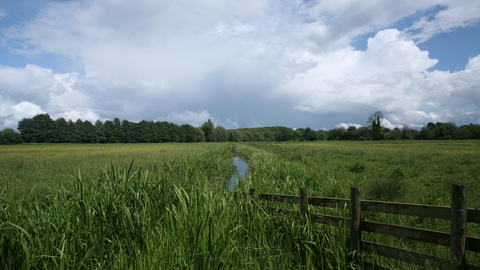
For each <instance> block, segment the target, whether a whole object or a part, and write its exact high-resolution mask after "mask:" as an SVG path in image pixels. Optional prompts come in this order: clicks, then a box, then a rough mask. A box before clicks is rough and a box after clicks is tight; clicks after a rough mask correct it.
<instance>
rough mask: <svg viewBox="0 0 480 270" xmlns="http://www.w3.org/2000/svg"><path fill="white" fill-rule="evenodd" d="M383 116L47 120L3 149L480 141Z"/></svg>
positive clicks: (470, 132) (467, 133)
mask: <svg viewBox="0 0 480 270" xmlns="http://www.w3.org/2000/svg"><path fill="white" fill-rule="evenodd" d="M383 120H384V119H383V114H382V112H380V111H377V112H375V113H374V114H372V115H371V116H370V117H369V118H368V120H367V127H358V128H357V127H356V126H350V127H348V128H347V129H345V128H343V127H340V128H335V129H332V130H330V131H323V130H318V131H315V130H313V129H311V128H310V127H307V128H297V129H295V130H293V129H291V128H288V127H279V126H277V127H260V128H241V129H230V130H226V129H225V128H224V127H222V126H215V124H214V123H213V122H212V121H211V120H210V119H208V121H206V122H205V123H203V124H202V125H201V126H200V127H193V126H191V125H188V124H184V125H181V126H178V125H176V124H174V123H168V122H154V121H145V120H143V121H140V122H138V123H135V122H130V121H128V120H123V121H120V119H118V118H115V119H114V120H113V121H110V120H107V121H105V122H102V121H100V120H97V121H96V122H95V124H92V123H91V122H90V121H82V120H80V119H78V120H77V121H75V122H73V121H72V120H68V121H67V120H65V119H64V118H58V119H57V120H53V119H51V118H50V116H49V115H48V114H38V115H36V116H34V117H32V118H24V119H22V120H21V121H20V122H19V123H18V130H19V132H20V133H18V132H16V131H14V130H13V129H10V128H7V129H5V130H3V131H0V144H19V143H22V142H26V143H163V142H227V141H228V142H272V141H277V142H282V141H289V140H292V141H319V140H326V139H328V140H359V141H366V140H383V139H388V140H412V139H417V140H436V139H437V140H438V139H441V140H449V139H459V140H465V139H480V125H475V124H470V125H465V126H461V127H457V126H456V125H455V124H454V123H441V122H437V123H436V124H434V123H428V124H427V126H426V127H423V128H422V129H421V130H420V131H419V130H415V129H410V128H408V127H407V126H404V127H403V128H402V129H399V128H394V129H393V130H390V129H388V128H385V127H383V125H382V121H383Z"/></svg>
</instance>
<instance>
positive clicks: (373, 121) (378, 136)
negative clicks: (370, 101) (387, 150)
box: [367, 111, 384, 140]
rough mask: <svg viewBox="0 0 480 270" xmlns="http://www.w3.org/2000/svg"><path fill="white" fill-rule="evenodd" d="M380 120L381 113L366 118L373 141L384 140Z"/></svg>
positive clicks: (381, 117)
mask: <svg viewBox="0 0 480 270" xmlns="http://www.w3.org/2000/svg"><path fill="white" fill-rule="evenodd" d="M382 119H383V113H382V112H381V111H376V112H375V113H373V114H372V115H370V117H368V120H367V124H368V126H369V127H371V129H372V137H373V139H374V140H382V139H383V138H384V133H383V131H382Z"/></svg>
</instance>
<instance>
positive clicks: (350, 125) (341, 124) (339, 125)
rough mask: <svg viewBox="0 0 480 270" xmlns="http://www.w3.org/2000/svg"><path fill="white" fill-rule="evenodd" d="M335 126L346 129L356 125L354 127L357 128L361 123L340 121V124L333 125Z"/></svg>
mask: <svg viewBox="0 0 480 270" xmlns="http://www.w3.org/2000/svg"><path fill="white" fill-rule="evenodd" d="M335 126H336V127H337V128H344V129H348V128H349V127H356V128H359V127H362V125H360V124H353V123H348V124H347V123H340V124H337V125H335Z"/></svg>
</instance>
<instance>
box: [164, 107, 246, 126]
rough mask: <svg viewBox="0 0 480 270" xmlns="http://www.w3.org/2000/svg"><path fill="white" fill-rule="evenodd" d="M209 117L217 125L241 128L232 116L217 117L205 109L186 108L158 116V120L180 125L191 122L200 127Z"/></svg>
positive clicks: (190, 123)
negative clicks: (193, 110) (180, 111)
mask: <svg viewBox="0 0 480 270" xmlns="http://www.w3.org/2000/svg"><path fill="white" fill-rule="evenodd" d="M208 119H210V120H212V122H213V123H214V124H215V126H223V127H224V128H226V129H236V128H239V125H238V124H237V123H236V122H234V121H232V120H231V119H230V118H228V119H226V120H223V121H222V120H220V119H216V118H215V117H213V116H211V115H210V114H209V113H208V111H207V110H203V111H201V112H192V111H189V110H186V111H185V112H183V113H178V112H171V113H170V114H168V115H167V116H166V117H158V118H157V119H156V121H167V122H173V123H177V124H179V125H181V124H189V125H192V126H194V127H200V126H202V124H203V123H205V122H207V121H208Z"/></svg>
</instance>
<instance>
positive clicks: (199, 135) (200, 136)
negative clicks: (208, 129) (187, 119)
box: [195, 128, 205, 142]
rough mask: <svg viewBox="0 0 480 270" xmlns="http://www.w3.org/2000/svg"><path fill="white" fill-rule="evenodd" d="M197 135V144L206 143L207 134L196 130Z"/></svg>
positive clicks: (198, 129) (199, 129)
mask: <svg viewBox="0 0 480 270" xmlns="http://www.w3.org/2000/svg"><path fill="white" fill-rule="evenodd" d="M195 134H196V137H197V142H204V141H205V133H203V130H202V129H201V128H195Z"/></svg>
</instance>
